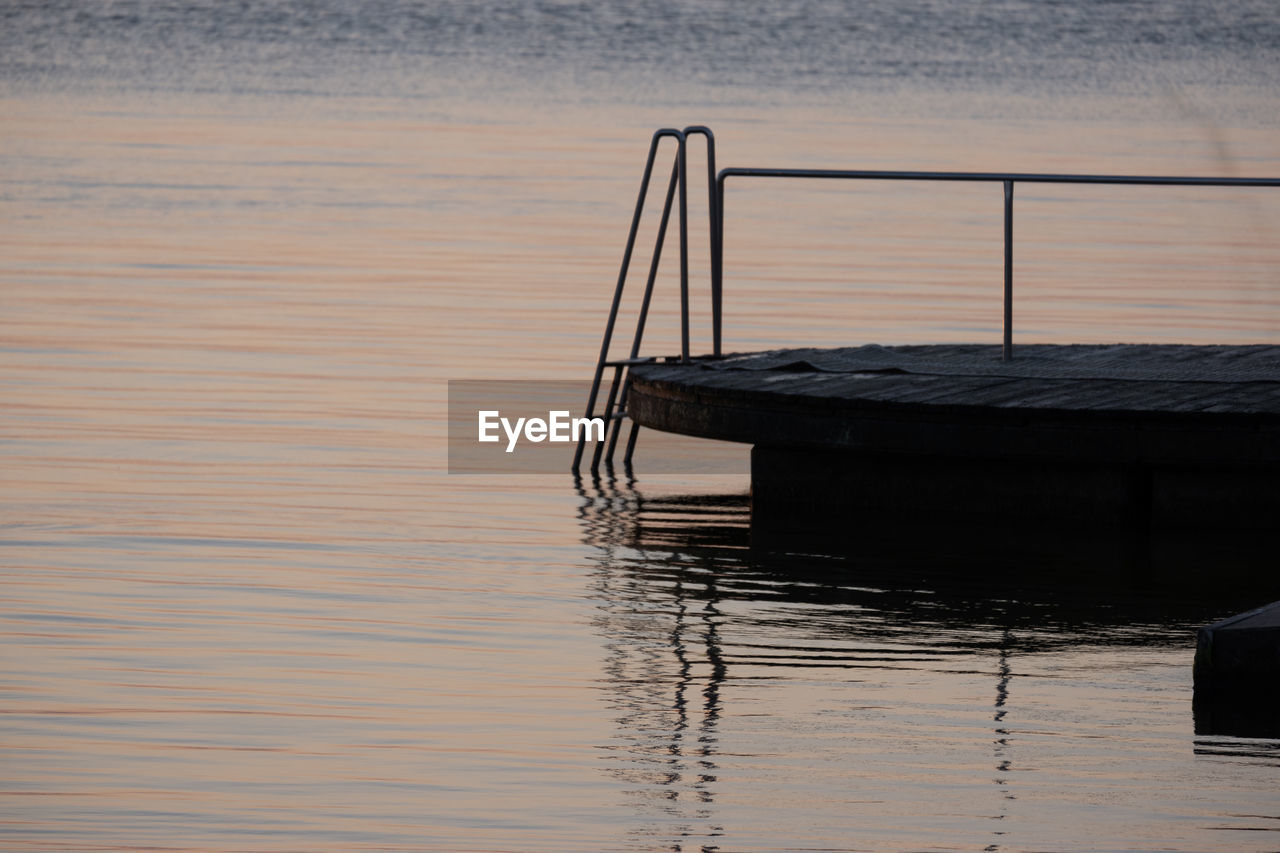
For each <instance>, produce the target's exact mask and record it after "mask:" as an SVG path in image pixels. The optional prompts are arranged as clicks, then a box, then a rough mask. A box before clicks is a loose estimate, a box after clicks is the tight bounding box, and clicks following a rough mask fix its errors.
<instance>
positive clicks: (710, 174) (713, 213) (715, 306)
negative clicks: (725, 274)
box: [684, 124, 722, 355]
mask: <svg viewBox="0 0 1280 853" xmlns="http://www.w3.org/2000/svg"><path fill="white" fill-rule="evenodd" d="M694 134H701V135H702V136H704V137H706V139H707V220H708V225H709V230H708V232H707V242H708V244H709V247H710V249H711V353H712V355H720V337H721V333H720V329H721V322H720V318H721V315H722V312H721V305H720V293H721V291H720V261H721V258H722V253H721V251H720V246H719V240H720V228H719V218H720V215H719V211H720V207H719V203H720V197H719V194H718V193H717V188H716V137H715V134H713V133H712V132H711V128H709V127H706V126H704V125H700V124H697V125H690V126H689V127H686V128H685V129H684V135H685V139H688V138H689V137H690V136H693V135H694Z"/></svg>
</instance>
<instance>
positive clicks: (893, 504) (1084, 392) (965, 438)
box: [572, 125, 1280, 531]
mask: <svg viewBox="0 0 1280 853" xmlns="http://www.w3.org/2000/svg"><path fill="white" fill-rule="evenodd" d="M693 137H701V138H702V139H703V140H704V142H705V148H704V149H703V150H705V152H706V176H707V183H706V189H707V202H706V209H707V214H708V222H707V228H706V231H705V233H706V234H707V236H708V240H709V245H708V249H709V258H708V260H709V271H710V279H709V285H710V286H709V288H708V289H709V296H710V309H711V310H710V331H711V334H710V340H709V341H707V342H706V343H705V344H703V345H702V346H705V347H706V349H705V350H704V351H709V352H710V355H708V356H703V357H698V356H696V355H694V344H693V343H692V340H691V322H690V314H691V311H692V308H691V306H692V305H693V304H694V299H693V296H694V294H693V293H692V289H691V282H690V275H689V229H688V219H689V216H688V210H687V208H688V195H689V183H690V180H691V178H692V175H693V172H692V171H691V170H690V169H689V164H688V145H689V140H690V139H691V138H693ZM668 143H669V144H668ZM664 145H665V149H664V150H671V147H672V145H674V151H673V154H674V156H673V160H672V163H671V171H670V173H669V177H668V178H667V179H666V192H665V198H664V201H663V204H662V207H661V216H660V221H659V224H658V230H657V235H656V238H655V240H654V243H653V248H652V252H651V253H650V263H649V265H648V275H647V277H646V278H645V280H644V290H643V293H642V295H641V296H640V299H639V304H638V309H637V311H636V316H635V324H634V332H633V334H632V335H631V342H630V346H629V347H626V348H624V347H622V346H615V344H614V335H615V331H619V330H620V328H621V326H620V313H621V312H620V307H621V306H622V305H623V291H624V289H625V286H626V283H627V281H628V277H629V270H630V267H631V263H632V260H633V256H634V255H635V253H636V248H637V235H638V234H639V232H640V226H641V220H642V218H644V212H645V209H646V202H645V200H646V197H647V193H648V192H649V188H650V183H651V182H652V183H654V184H656V185H659V186H660V185H661V177H655V165H656V163H657V160H656V158H657V155H658V152H659V147H660V146H664ZM658 174H660V172H659V173H658ZM740 181H766V182H771V181H792V182H797V181H798V182H808V183H814V182H817V183H824V182H825V183H828V184H830V182H839V183H845V184H849V183H853V184H857V183H859V182H865V181H876V182H909V183H912V182H913V183H922V184H924V185H926V186H927V185H929V184H937V183H954V182H965V183H971V184H978V185H985V186H990V187H992V189H993V190H995V189H997V188H998V189H999V190H1001V192H1000V193H999V194H996V193H995V192H993V193H992V198H991V200H992V202H994V201H995V200H996V199H997V198H1002V199H1003V212H1004V216H1003V226H1004V227H1003V234H1002V236H1003V249H1004V252H1003V254H1004V291H1003V295H1004V298H1003V300H1002V303H1001V304H1000V314H1002V315H1003V316H1002V318H1001V320H1002V322H1000V323H999V326H1000V335H999V338H998V339H995V340H992V341H991V342H990V345H983V344H974V345H936V346H891V347H881V346H857V347H846V348H840V349H824V350H816V349H789V350H779V351H771V352H760V353H742V354H737V355H724V354H723V353H724V348H723V347H722V338H723V331H724V330H723V322H722V321H723V303H724V295H725V292H726V289H725V286H724V268H725V267H724V251H725V240H724V233H725V220H726V216H727V213H726V205H725V201H726V194H725V191H726V184H727V182H733V183H734V184H737V183H738V182H740ZM1029 185H1033V186H1045V185H1076V186H1083V185H1090V186H1097V187H1110V188H1112V191H1114V192H1123V191H1124V190H1125V188H1126V187H1132V186H1148V187H1158V186H1165V187H1183V188H1195V187H1202V188H1204V187H1218V188H1222V187H1235V188H1240V189H1245V188H1253V189H1259V188H1264V187H1270V188H1280V178H1237V177H1185V176H1159V175H1081V174H1038V173H1034V174H1033V173H1012V172H1009V173H1004V172H918V171H876V170H864V169H808V168H804V169H795V168H757V167H749V168H724V169H720V170H719V171H717V170H716V155H715V139H714V136H713V134H712V133H711V131H710V130H709V129H708V128H706V127H703V126H701V125H695V126H691V127H686V128H684V129H683V130H676V129H674V128H664V129H661V130H658V131H656V132H655V133H654V135H653V137H652V139H651V140H650V144H649V152H648V157H647V160H646V163H645V168H644V173H643V175H642V177H641V182H640V191H639V193H638V195H637V198H636V207H635V212H634V214H633V216H632V220H631V228H630V231H629V233H628V237H627V242H626V247H625V249H624V250H623V255H622V265H621V268H620V270H619V274H618V279H617V283H616V285H615V288H614V294H613V302H612V305H611V307H610V311H609V316H608V319H607V321H606V323H605V330H604V336H603V338H602V340H601V345H600V353H599V357H598V358H597V360H596V367H595V374H594V378H593V380H592V385H591V391H590V393H589V395H588V398H587V403H586V407H585V413H586V415H587V417H593V416H595V415H597V414H599V415H601V416H602V417H603V418H604V419H605V421H606V422H607V423H609V424H610V425H611V428H610V436H609V440H608V441H607V442H601V443H598V444H597V445H596V447H595V448H594V450H593V452H592V454H591V455H590V459H589V461H588V460H587V459H586V454H585V451H586V447H585V442H579V444H578V448H577V451H576V453H575V455H574V458H573V462H572V468H573V470H574V471H575V472H576V471H578V470H580V467H581V466H583V465H587V464H589V467H590V470H591V472H592V473H593V474H598V472H599V470H600V468H601V467H604V468H606V469H608V468H609V467H610V466H611V465H612V461H613V458H614V451H615V449H617V448H618V446H619V434H620V433H621V432H622V423H623V421H625V420H628V419H629V420H631V421H632V422H633V427H634V426H635V425H639V426H644V427H650V428H653V429H658V430H665V431H668V432H675V433H682V434H685V435H691V436H701V437H705V438H712V439H720V440H725V441H736V442H745V443H749V444H751V445H752V448H753V449H752V474H751V479H752V519H753V520H752V525H753V529H754V528H755V527H756V525H757V522H758V521H759V520H761V519H768V520H770V521H771V522H776V523H777V526H779V527H791V526H793V525H799V524H804V525H807V526H810V527H814V526H816V527H818V528H820V529H828V530H830V529H835V528H839V527H840V526H842V525H847V524H848V522H849V521H850V520H851V519H853V518H855V516H854V515H853V513H857V516H856V517H857V518H858V519H859V523H860V526H861V528H862V529H863V530H867V529H868V528H869V524H868V523H867V522H866V521H865V519H866V518H867V517H868V515H869V514H874V512H875V511H883V513H882V515H883V517H885V518H886V519H888V520H901V519H904V518H910V519H916V518H919V517H920V516H921V515H927V514H930V513H934V512H936V513H938V514H941V515H943V516H945V517H946V518H947V519H949V520H953V521H954V520H956V519H961V520H963V519H964V518H966V517H970V518H973V519H975V520H981V521H982V523H983V524H985V525H987V526H988V527H990V526H994V527H995V528H997V529H999V528H1000V527H1002V526H1004V525H1007V523H1008V522H1009V521H1010V520H1012V519H1019V518H1038V519H1049V520H1052V521H1054V522H1055V523H1061V522H1064V521H1065V522H1067V523H1068V524H1073V523H1075V522H1076V521H1079V522H1090V523H1095V522H1100V523H1103V524H1104V525H1105V524H1111V523H1114V524H1119V525H1123V526H1124V527H1126V528H1127V529H1130V530H1139V531H1140V530H1148V529H1151V528H1152V527H1153V526H1167V527H1176V528H1186V527H1196V526H1206V525H1207V526H1211V527H1218V528H1237V527H1238V528H1244V529H1251V530H1255V531H1257V530H1262V531H1270V530H1274V529H1275V528H1276V527H1277V526H1280V523H1278V521H1277V520H1278V519H1280V494H1278V492H1280V347H1277V346H1266V345H1259V346H1190V345H1187V346H1183V345H1154V344H1130V345H1114V346H1099V345H1076V346H1065V345H1036V344H1027V343H1023V342H1022V341H1019V342H1018V343H1017V346H1016V347H1015V343H1014V309H1015V304H1014V263H1013V259H1014V194H1015V190H1016V188H1017V187H1018V186H1029ZM673 223H674V227H672V226H673ZM669 230H670V231H674V237H675V239H674V242H675V244H676V245H675V247H674V248H675V250H676V252H677V253H678V260H679V299H680V352H679V355H678V356H672V357H669V358H664V359H661V360H659V359H654V358H649V357H644V356H643V355H642V342H643V339H644V334H645V328H646V324H647V321H648V318H649V313H650V312H649V309H650V306H651V304H652V297H653V294H654V292H655V290H656V289H657V288H656V283H657V280H658V278H659V272H660V258H661V255H662V249H663V245H664V240H665V239H666V237H667V236H668V232H669ZM992 236H993V238H994V237H995V235H992ZM993 249H994V246H993ZM1227 272H1229V270H1228V271H1227ZM788 292H789V293H792V292H793V291H788ZM795 298H800V297H798V296H797V297H795ZM698 301H699V302H700V301H701V300H700V299H699V300H698ZM992 307H993V309H995V306H994V305H993V306H992ZM629 310H630V309H629ZM993 313H994V312H993ZM993 320H994V318H993ZM626 325H630V324H629V323H627V324H626ZM994 325H995V324H994V323H993V326H994ZM992 337H993V338H995V335H994V334H993V335H992ZM619 350H621V351H620V352H619ZM635 436H636V432H635V429H634V428H633V429H632V430H631V432H630V437H629V438H628V439H627V441H626V443H625V452H624V457H623V460H624V463H626V464H630V462H631V459H632V452H633V450H634V449H635Z"/></svg>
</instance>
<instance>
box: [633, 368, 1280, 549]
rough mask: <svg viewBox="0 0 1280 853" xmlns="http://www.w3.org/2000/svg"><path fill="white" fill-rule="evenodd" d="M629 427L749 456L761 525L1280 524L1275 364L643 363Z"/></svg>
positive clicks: (1278, 376)
mask: <svg viewBox="0 0 1280 853" xmlns="http://www.w3.org/2000/svg"><path fill="white" fill-rule="evenodd" d="M627 414H628V416H629V417H630V418H631V419H632V420H633V421H634V422H635V423H637V424H639V425H640V426H644V427H649V428H652V429H657V430H663V431H667V432H675V433H681V434H685V435H691V436H698V437H702V438H710V439H718V440H723V441H734V442H745V443H749V444H751V445H753V450H752V504H753V511H754V512H761V511H763V512H766V513H768V514H769V515H770V516H771V517H772V518H774V519H778V518H787V519H793V520H803V521H806V522H810V523H813V522H817V523H820V524H830V523H833V522H838V521H840V520H842V519H843V520H845V521H847V520H849V519H850V517H851V516H850V514H851V513H867V512H872V513H875V512H887V513H890V514H899V513H903V512H910V513H924V514H930V513H939V514H945V515H946V516H948V517H950V518H956V517H960V518H963V517H964V516H965V515H966V514H971V515H975V516H983V517H985V518H988V519H989V518H991V517H996V518H1003V519H1011V520H1012V519H1020V518H1025V519H1034V518H1052V519H1055V520H1057V521H1063V520H1071V519H1076V520H1078V521H1080V522H1087V523H1090V524H1095V523H1103V524H1119V525H1128V526H1132V525H1134V524H1135V523H1136V524H1138V525H1140V526H1142V527H1147V526H1149V525H1155V526H1184V525H1190V526H1196V527H1199V526H1214V527H1241V528H1252V529H1255V530H1257V529H1274V528H1276V527H1277V526H1280V347H1277V346H1265V345H1259V346H1188V345H1149V344H1131V345H1071V346H1058V345H1022V346H1020V347H1019V348H1018V353H1017V357H1016V358H1015V359H1012V360H1003V358H1002V349H1001V347H1000V346H997V345H991V346H987V345H933V346H930V345H923V346H892V347H882V346H860V347H847V348H840V349H790V350H776V351H770V352H759V353H742V354H735V355H727V356H723V357H708V358H694V359H690V360H688V361H683V360H673V361H670V362H662V361H655V362H652V363H648V364H635V365H633V366H631V375H630V387H629V392H628V399H627Z"/></svg>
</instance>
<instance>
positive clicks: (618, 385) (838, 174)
mask: <svg viewBox="0 0 1280 853" xmlns="http://www.w3.org/2000/svg"><path fill="white" fill-rule="evenodd" d="M691 134H702V135H705V136H706V139H707V173H708V178H707V179H708V184H709V187H710V198H709V201H708V210H709V216H710V244H711V324H712V355H713V356H717V357H718V356H720V355H721V336H722V330H723V322H722V307H723V275H724V220H725V217H724V209H725V205H724V196H725V182H726V181H727V180H728V179H729V178H799V179H808V180H870V181H952V182H953V181H963V182H969V183H999V184H1001V185H1003V188H1004V322H1003V335H1002V347H1001V351H1002V358H1003V359H1004V360H1005V361H1008V360H1010V359H1012V358H1013V190H1014V185H1015V184H1020V183H1022V184H1122V185H1131V186H1133V185H1136V186H1182V187H1280V178H1204V177H1177V176H1165V175H1071V174H1066V175H1060V174H1039V173H1027V172H920V171H884V170H866V169H767V168H733V167H731V168H725V169H721V170H720V172H719V173H717V172H716V171H715V138H714V136H713V135H712V133H711V131H710V129H708V128H706V127H702V126H700V125H699V126H694V127H687V128H685V129H684V130H683V131H679V130H673V129H663V130H659V131H657V132H656V133H655V134H654V135H653V140H652V142H651V144H650V146H649V159H648V163H647V164H646V166H645V174H644V180H643V182H642V184H641V187H640V195H639V198H638V199H637V200H636V213H635V217H634V218H633V220H632V223H631V233H630V236H629V237H628V239H627V248H626V252H625V253H624V255H623V260H622V271H621V273H620V274H619V276H618V284H617V288H616V290H615V291H614V297H613V306H612V308H611V309H610V312H609V321H608V323H607V324H606V326H605V334H604V342H603V343H602V344H601V347H600V358H599V360H598V362H597V364H596V373H595V379H594V381H593V384H592V388H591V394H590V396H589V398H588V401H587V412H586V414H587V417H591V416H593V415H594V407H595V403H596V399H597V396H598V391H599V387H600V383H601V379H602V376H603V373H604V369H605V367H608V366H612V367H614V368H615V372H614V379H613V385H612V387H611V389H610V392H609V402H608V404H607V406H606V407H605V414H606V418H607V420H608V421H609V422H610V423H611V424H612V429H611V435H610V437H609V441H608V443H607V450H606V444H605V443H603V442H602V443H600V444H597V446H596V450H595V453H594V455H593V457H592V461H591V470H592V471H593V472H594V471H597V470H598V469H599V465H600V462H601V460H602V459H603V460H604V461H605V462H606V464H608V465H612V464H613V454H614V450H615V449H616V446H617V439H618V431H619V430H620V428H621V427H620V423H621V421H622V419H624V418H625V417H626V410H625V408H624V406H625V402H626V397H627V388H628V383H627V382H626V381H625V374H626V372H627V369H628V368H629V367H631V366H632V365H634V364H640V363H646V362H651V361H653V359H652V358H640V355H639V353H640V342H641V339H642V338H643V336H644V323H645V318H646V316H647V314H648V310H649V304H650V298H651V297H652V294H653V286H654V282H655V280H656V277H657V271H658V261H659V257H660V255H661V253H662V244H663V237H664V235H665V232H666V229H667V225H668V221H669V218H670V213H671V205H672V194H673V193H674V192H675V190H676V188H677V184H678V187H679V193H680V341H681V343H680V360H681V361H688V360H689V265H688V245H687V244H688V223H687V222H686V218H687V205H686V200H687V179H686V172H687V155H686V150H685V149H686V142H687V138H688V136H689V135H691ZM667 136H670V137H673V138H675V139H676V140H677V152H676V157H675V164H674V166H673V169H672V174H671V183H670V185H669V187H668V190H667V200H666V204H665V206H664V207H663V213H662V221H661V224H660V225H659V228H658V236H657V239H656V242H655V247H654V254H653V260H652V263H651V266H650V270H649V279H648V282H647V284H646V286H645V293H644V297H643V300H642V302H641V309H640V317H639V321H638V323H637V327H636V335H635V338H634V340H633V342H632V347H631V356H630V358H628V359H623V360H619V361H609V360H608V351H609V345H610V342H611V340H612V336H613V330H614V325H615V323H616V320H617V314H618V309H619V306H620V304H621V300H622V290H623V287H624V285H625V282H626V276H627V270H628V267H629V264H630V261H631V254H632V251H633V249H634V247H635V240H636V234H637V231H638V229H639V225H640V217H641V212H642V209H643V207H644V200H645V194H646V191H647V188H648V184H649V180H650V176H651V173H652V169H653V162H654V158H655V156H656V154H657V150H658V144H659V142H660V141H661V139H662V138H663V137H667ZM635 439H636V425H635V423H634V422H633V423H632V428H631V434H630V437H629V438H628V440H627V450H626V455H625V457H624V461H625V462H626V463H627V464H630V462H631V456H632V452H633V451H634V448H635ZM583 446H584V444H583V443H579V445H578V448H577V452H576V453H575V454H574V458H573V470H574V471H575V472H576V471H577V470H578V468H579V465H580V463H581V461H582V453H583Z"/></svg>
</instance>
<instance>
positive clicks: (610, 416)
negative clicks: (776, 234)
mask: <svg viewBox="0 0 1280 853" xmlns="http://www.w3.org/2000/svg"><path fill="white" fill-rule="evenodd" d="M696 135H701V136H704V137H706V142H707V196H708V210H709V213H710V220H711V221H710V232H709V234H710V244H711V316H712V347H713V349H712V353H713V355H715V356H719V355H720V327H721V311H720V309H721V262H722V257H723V255H722V252H721V245H722V242H723V233H722V231H721V228H722V227H723V223H722V221H721V218H720V199H719V197H718V193H717V184H716V143H715V136H714V135H713V134H712V133H711V130H710V128H707V127H704V126H702V125H692V126H690V127H686V128H685V129H684V130H676V129H674V128H662V129H661V130H658V131H655V132H654V134H653V138H652V140H651V141H650V142H649V156H648V158H647V159H646V161H645V167H644V176H643V177H642V178H641V180H640V192H639V194H638V195H637V197H636V208H635V213H634V215H633V216H632V217H631V231H630V233H629V234H628V236H627V246H626V249H625V250H624V252H623V254H622V268H621V270H620V271H619V273H618V283H617V285H616V286H615V288H614V291H613V304H612V306H611V307H610V309H609V320H608V322H606V323H605V328H604V339H603V340H602V341H601V343H600V356H599V358H598V359H597V360H596V370H595V376H594V378H593V379H592V382H591V393H590V394H589V395H588V397H587V408H586V417H588V418H592V417H596V411H595V408H596V402H597V401H598V399H599V396H600V386H601V383H602V381H603V379H604V372H605V369H606V368H612V369H613V380H612V382H611V383H610V385H609V393H608V396H607V398H606V402H605V405H604V409H603V411H602V412H601V416H602V417H603V418H604V421H605V426H606V429H607V432H608V436H607V441H601V442H598V443H597V444H596V447H595V450H594V452H593V453H592V456H591V472H592V473H593V474H596V473H597V472H598V471H599V470H600V463H601V462H602V461H603V462H604V463H605V466H606V467H607V468H610V469H612V467H613V455H614V452H615V451H616V449H617V446H618V436H619V434H620V433H621V431H622V421H623V420H626V419H628V415H627V410H626V404H627V391H628V389H629V387H630V368H631V367H632V366H633V365H636V364H648V363H651V362H653V361H655V360H656V359H655V358H653V357H647V358H642V357H641V356H640V344H641V341H642V340H643V339H644V327H645V321H646V320H647V319H648V315H649V305H650V302H651V300H652V297H653V288H654V283H655V282H656V281H657V277H658V263H659V261H660V260H661V257H662V246H663V243H664V242H665V239H666V233H667V227H668V225H669V224H670V222H671V208H672V205H673V204H674V203H675V201H676V197H677V194H678V195H679V204H680V210H679V217H680V223H679V228H680V247H679V250H680V356H679V360H680V361H681V362H688V361H689V223H688V218H689V217H688V185H689V179H688V151H687V148H688V138H689V137H690V136H696ZM666 137H671V138H672V139H674V140H675V141H676V152H675V158H674V162H673V164H672V167H671V178H670V180H669V181H668V183H667V195H666V200H665V202H664V203H663V206H662V218H661V221H660V223H659V225H658V233H657V237H656V238H655V240H654V247H653V258H652V260H651V261H650V264H649V276H648V279H647V281H646V282H645V289H644V296H643V297H642V299H641V302H640V310H639V313H638V315H637V318H636V331H635V336H634V337H633V338H632V340H631V350H630V355H628V356H627V357H626V358H620V359H610V358H609V348H610V345H611V344H612V342H613V333H614V329H615V327H616V325H617V321H618V311H619V308H620V306H621V304H622V292H623V289H624V288H625V286H626V283H627V272H628V270H629V269H630V267H631V258H632V254H633V253H634V251H635V245H636V237H637V235H638V234H639V231H640V220H641V218H642V216H643V213H644V203H645V198H646V196H647V195H648V191H649V184H650V182H651V180H652V177H653V167H654V163H655V161H656V160H657V155H658V148H659V146H660V144H661V142H662V140H663V139H664V138H666ZM668 360H672V361H674V360H675V357H674V356H672V357H669V359H668ZM637 429H638V424H636V423H635V421H632V422H631V432H630V435H629V436H628V437H627V449H626V452H625V454H624V456H623V462H624V464H626V465H627V466H630V464H631V456H632V453H633V452H634V451H635V446H636V432H637ZM585 432H586V431H584V434H583V435H582V436H581V437H580V438H579V440H578V446H577V449H576V450H575V451H574V454H573V466H572V470H573V472H574V473H575V474H576V473H578V471H579V469H580V467H581V465H582V457H583V453H584V451H585V450H586V442H587V436H586V434H585Z"/></svg>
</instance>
